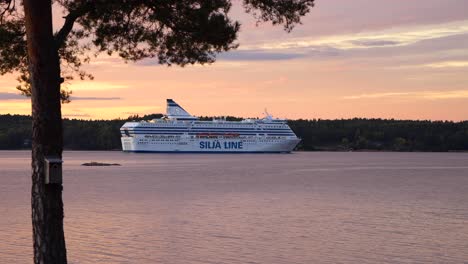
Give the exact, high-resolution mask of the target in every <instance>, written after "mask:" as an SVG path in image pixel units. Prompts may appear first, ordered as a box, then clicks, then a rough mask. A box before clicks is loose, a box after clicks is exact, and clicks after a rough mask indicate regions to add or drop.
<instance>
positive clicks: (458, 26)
mask: <svg viewBox="0 0 468 264" xmlns="http://www.w3.org/2000/svg"><path fill="white" fill-rule="evenodd" d="M463 34H468V20H462V21H456V22H450V23H443V24H435V25H424V26H411V27H400V28H392V29H386V30H380V31H368V32H363V33H358V34H342V35H333V36H325V37H318V38H314V37H307V38H296V39H292V40H287V41H271V42H268V43H259V44H253V45H245V46H241V47H240V50H262V51H275V52H279V51H282V50H294V49H312V50H320V49H323V48H325V47H328V48H334V49H338V50H351V49H369V48H379V47H380V48H382V47H398V46H407V45H411V44H414V43H417V42H420V41H423V40H430V39H437V38H444V37H450V36H455V35H463Z"/></svg>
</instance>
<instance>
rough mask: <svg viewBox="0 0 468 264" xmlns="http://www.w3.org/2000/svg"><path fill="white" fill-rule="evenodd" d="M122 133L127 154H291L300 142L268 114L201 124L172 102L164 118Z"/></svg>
mask: <svg viewBox="0 0 468 264" xmlns="http://www.w3.org/2000/svg"><path fill="white" fill-rule="evenodd" d="M120 133H121V140H122V150H123V151H125V152H180V153H289V152H291V151H292V150H293V149H294V148H295V147H296V145H297V144H298V143H299V142H300V139H299V138H298V137H297V136H296V135H295V134H294V132H293V131H292V130H291V128H290V127H289V126H288V124H287V123H286V120H283V119H277V118H273V117H272V116H270V115H269V114H268V113H266V117H265V118H263V119H244V120H242V121H226V120H225V119H213V120H211V121H201V120H199V119H198V118H197V117H195V116H192V115H190V114H189V113H188V112H187V111H185V110H184V109H183V108H182V107H181V106H180V105H179V104H177V103H176V102H174V100H172V99H167V110H166V115H165V116H163V117H162V118H160V119H153V120H150V121H140V122H127V123H125V124H124V125H123V126H122V127H121V128H120Z"/></svg>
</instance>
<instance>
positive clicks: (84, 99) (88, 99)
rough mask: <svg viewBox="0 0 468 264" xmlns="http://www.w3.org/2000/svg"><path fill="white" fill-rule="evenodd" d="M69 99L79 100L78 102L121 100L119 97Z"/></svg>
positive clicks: (72, 98) (77, 97)
mask: <svg viewBox="0 0 468 264" xmlns="http://www.w3.org/2000/svg"><path fill="white" fill-rule="evenodd" d="M70 99H71V100H72V101H74V100H80V101H112V100H121V99H122V98H120V97H86V96H71V97H70Z"/></svg>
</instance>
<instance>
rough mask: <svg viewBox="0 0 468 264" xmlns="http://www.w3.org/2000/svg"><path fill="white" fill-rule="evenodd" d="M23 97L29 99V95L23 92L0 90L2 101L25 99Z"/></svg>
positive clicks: (0, 99)
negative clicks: (3, 91) (4, 91)
mask: <svg viewBox="0 0 468 264" xmlns="http://www.w3.org/2000/svg"><path fill="white" fill-rule="evenodd" d="M23 99H28V100H29V98H28V97H26V96H24V95H21V94H16V93H1V92H0V101H4V100H23Z"/></svg>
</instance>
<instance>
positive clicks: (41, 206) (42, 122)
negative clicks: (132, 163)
mask: <svg viewBox="0 0 468 264" xmlns="http://www.w3.org/2000/svg"><path fill="white" fill-rule="evenodd" d="M18 2H20V1H19V0H0V74H5V73H11V72H17V73H19V77H18V80H19V82H20V85H19V86H18V89H19V90H20V91H21V92H22V93H23V94H25V95H29V96H31V102H32V168H33V175H32V182H33V184H32V185H33V186H32V199H31V201H32V218H33V238H34V262H35V263H66V262H67V258H66V250H65V240H64V234H63V204H62V184H45V182H44V162H45V157H46V156H56V157H59V158H60V157H61V155H62V146H63V145H62V119H61V109H60V107H61V105H60V102H61V101H62V102H68V101H69V95H70V92H68V91H67V90H64V89H61V85H62V83H63V82H64V81H66V80H70V79H72V78H73V77H74V76H78V77H79V78H81V79H84V78H92V75H90V74H88V73H86V72H83V71H82V70H81V65H82V64H83V63H86V62H88V61H89V59H90V55H89V54H96V53H100V52H106V53H108V54H113V53H116V54H118V55H119V56H120V57H121V58H122V59H124V60H126V61H137V60H141V59H143V58H148V57H155V58H157V59H158V60H159V63H161V64H167V65H172V64H176V65H181V66H183V65H186V64H194V63H201V64H203V63H211V62H214V60H215V58H216V54H217V53H219V52H224V51H228V50H230V49H233V48H236V47H237V45H238V44H237V43H235V40H236V38H237V33H238V31H239V28H240V24H239V23H238V22H237V21H233V20H232V19H230V18H229V16H228V13H229V11H230V8H231V5H232V3H231V0H199V1H195V0H191V1H190V0H164V1H145V0H130V1H129V0H112V1H108V0H55V1H54V3H55V4H56V5H58V6H60V7H61V8H62V9H63V10H64V23H63V26H62V27H61V28H60V29H59V30H58V31H57V32H55V33H54V32H53V29H52V0H23V1H21V3H22V5H21V3H18ZM242 3H243V5H244V7H245V10H246V11H247V12H248V13H252V14H253V15H254V16H255V17H256V18H257V19H258V21H263V22H264V21H271V22H272V23H273V24H283V25H284V28H285V30H287V31H290V30H291V29H292V28H293V27H294V25H295V24H297V23H299V22H300V18H301V17H302V16H303V15H305V14H306V13H307V12H309V10H310V8H311V7H312V6H313V4H314V0H243V1H242ZM61 65H67V67H66V69H71V72H67V71H65V70H63V69H65V68H64V67H62V68H61ZM61 70H63V71H61Z"/></svg>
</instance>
